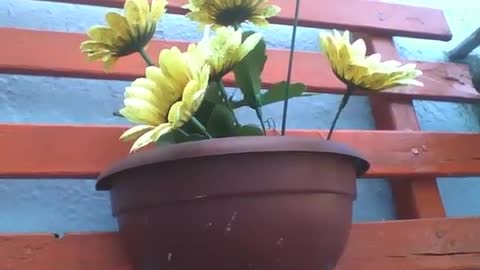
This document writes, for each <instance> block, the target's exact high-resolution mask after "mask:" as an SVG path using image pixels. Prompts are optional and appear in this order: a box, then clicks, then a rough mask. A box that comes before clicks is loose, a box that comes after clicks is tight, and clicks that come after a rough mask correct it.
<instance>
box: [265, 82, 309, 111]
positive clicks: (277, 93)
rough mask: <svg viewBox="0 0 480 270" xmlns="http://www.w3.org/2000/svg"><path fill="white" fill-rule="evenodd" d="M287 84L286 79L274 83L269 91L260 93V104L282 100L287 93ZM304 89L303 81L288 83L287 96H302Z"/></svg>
mask: <svg viewBox="0 0 480 270" xmlns="http://www.w3.org/2000/svg"><path fill="white" fill-rule="evenodd" d="M287 85H288V84H287V82H286V81H283V82H279V83H277V84H274V85H273V86H272V87H271V88H270V90H269V91H266V92H265V93H263V94H262V96H261V99H262V104H263V105H267V104H271V103H275V102H278V101H284V100H285V95H286V93H287ZM306 90H307V87H306V86H305V85H304V84H303V83H294V84H290V87H289V91H288V98H293V97H299V96H302V95H303V93H304V92H305V91H306Z"/></svg>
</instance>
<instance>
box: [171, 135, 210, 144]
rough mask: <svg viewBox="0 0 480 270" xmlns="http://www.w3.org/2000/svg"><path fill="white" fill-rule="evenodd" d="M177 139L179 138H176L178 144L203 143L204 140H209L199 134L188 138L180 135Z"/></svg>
mask: <svg viewBox="0 0 480 270" xmlns="http://www.w3.org/2000/svg"><path fill="white" fill-rule="evenodd" d="M177 137H178V138H176V140H177V143H182V142H194V141H202V140H207V139H208V137H207V136H205V135H203V134H198V133H194V134H190V135H188V136H185V135H183V134H180V135H178V136H177Z"/></svg>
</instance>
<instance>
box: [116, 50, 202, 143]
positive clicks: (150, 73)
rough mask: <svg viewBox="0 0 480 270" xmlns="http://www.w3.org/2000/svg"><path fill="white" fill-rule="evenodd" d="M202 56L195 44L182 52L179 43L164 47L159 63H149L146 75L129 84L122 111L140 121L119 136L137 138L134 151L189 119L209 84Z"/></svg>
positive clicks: (133, 120)
mask: <svg viewBox="0 0 480 270" xmlns="http://www.w3.org/2000/svg"><path fill="white" fill-rule="evenodd" d="M203 59H204V58H203V57H202V56H201V52H200V51H199V49H198V47H196V46H195V45H194V44H191V45H190V46H189V48H188V50H187V52H183V53H182V52H180V50H179V49H178V48H176V47H173V48H171V49H165V50H163V51H162V52H160V56H159V63H160V67H154V66H150V67H148V68H147V69H146V77H145V78H140V79H137V80H135V81H134V82H133V83H132V84H131V86H129V87H127V88H126V90H125V99H124V104H125V107H124V108H123V109H121V110H120V113H121V114H122V115H123V116H124V117H125V118H126V119H128V120H129V121H131V122H134V123H137V124H139V125H138V126H134V127H132V128H130V129H129V130H127V131H125V133H123V134H122V136H121V137H120V139H121V140H123V141H129V140H133V139H136V141H135V143H134V144H133V146H132V148H131V152H132V151H135V150H137V149H139V148H141V147H144V146H146V145H148V144H149V143H152V142H155V141H157V140H158V139H159V138H160V136H162V135H164V134H166V133H168V132H170V131H172V130H174V129H177V128H179V127H181V126H182V125H183V124H185V123H186V122H188V121H190V119H191V118H192V116H193V114H194V113H195V112H196V111H197V109H198V108H199V107H200V104H201V103H202V100H203V96H204V94H205V91H206V88H207V85H208V78H209V73H210V67H209V66H208V65H206V64H205V63H204V62H203Z"/></svg>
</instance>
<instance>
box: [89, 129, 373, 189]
mask: <svg viewBox="0 0 480 270" xmlns="http://www.w3.org/2000/svg"><path fill="white" fill-rule="evenodd" d="M262 152H306V153H331V154H338V155H342V156H346V157H350V158H352V159H353V160H354V165H355V171H356V174H357V177H359V176H362V175H363V174H364V173H366V172H367V171H368V169H369V168H370V163H369V162H368V161H367V160H366V159H365V158H364V157H363V156H362V155H360V154H359V153H358V152H357V151H355V150H354V149H352V148H350V147H348V146H346V145H344V144H342V143H338V142H333V141H329V140H325V139H323V138H314V137H300V136H245V137H227V138H215V139H209V140H203V141H194V142H185V143H179V144H172V145H167V146H162V147H155V148H153V149H151V150H148V151H141V152H136V153H133V154H130V155H129V156H127V157H126V158H125V159H123V160H120V161H119V162H117V163H115V164H114V165H113V166H111V167H110V168H108V169H107V170H105V171H104V172H102V173H101V174H100V175H99V176H98V178H97V183H96V186H95V188H96V190H109V189H111V187H112V182H113V176H114V175H115V174H118V173H120V172H123V171H126V170H130V169H134V168H139V167H143V166H149V165H153V164H157V163H162V162H168V161H175V160H184V159H191V158H199V157H206V156H224V155H232V154H245V153H262Z"/></svg>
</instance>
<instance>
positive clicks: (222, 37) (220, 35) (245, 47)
mask: <svg viewBox="0 0 480 270" xmlns="http://www.w3.org/2000/svg"><path fill="white" fill-rule="evenodd" d="M209 33H210V27H208V26H207V27H206V28H205V33H204V36H203V39H202V40H201V41H200V42H199V43H198V47H199V48H201V49H202V50H203V54H204V55H205V56H206V57H207V59H206V61H207V64H208V65H209V66H210V77H211V78H213V79H221V78H222V77H223V76H224V75H225V74H227V73H228V72H230V71H231V70H232V69H233V67H234V66H235V65H236V64H237V63H238V62H240V61H241V60H242V59H243V58H244V57H245V56H246V55H247V54H248V53H249V52H250V51H251V50H253V49H254V48H255V46H256V45H257V44H258V42H259V41H260V40H261V39H262V35H261V34H259V33H255V34H252V35H250V36H248V37H247V38H246V39H245V40H244V41H243V42H242V31H241V30H235V29H234V28H233V27H219V28H217V29H216V30H215V35H214V36H210V34H209Z"/></svg>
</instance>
